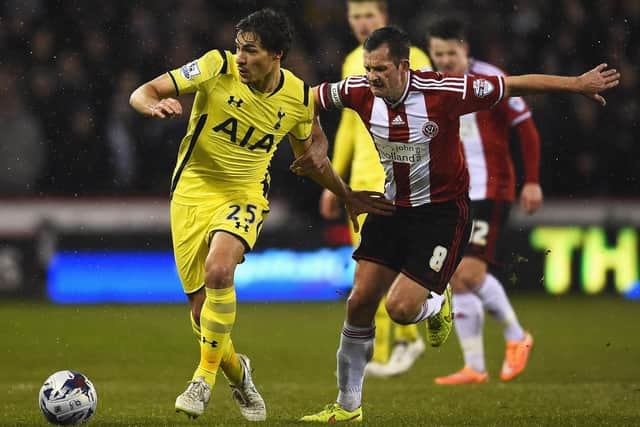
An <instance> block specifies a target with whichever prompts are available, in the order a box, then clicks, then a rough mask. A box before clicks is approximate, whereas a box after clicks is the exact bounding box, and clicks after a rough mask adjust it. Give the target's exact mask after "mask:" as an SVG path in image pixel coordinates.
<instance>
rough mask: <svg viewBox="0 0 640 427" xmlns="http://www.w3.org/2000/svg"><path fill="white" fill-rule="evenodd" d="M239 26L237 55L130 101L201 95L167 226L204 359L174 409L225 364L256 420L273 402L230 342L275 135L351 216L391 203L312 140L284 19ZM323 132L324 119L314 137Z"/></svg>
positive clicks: (246, 412) (190, 70) (172, 111)
mask: <svg viewBox="0 0 640 427" xmlns="http://www.w3.org/2000/svg"><path fill="white" fill-rule="evenodd" d="M236 31H237V34H236V53H235V55H234V54H233V53H231V52H229V51H225V50H211V51H209V52H207V53H205V54H204V55H203V56H202V57H200V58H199V59H196V60H194V61H192V62H190V63H188V64H186V65H184V66H183V67H181V68H178V69H175V70H172V71H169V72H168V73H165V74H163V75H161V76H159V77H157V78H156V79H154V80H152V81H150V82H148V83H145V84H143V85H142V86H140V87H139V88H138V89H136V90H135V91H134V92H133V94H132V95H131V99H130V102H131V105H132V106H133V107H134V108H135V109H136V110H137V111H139V112H140V113H143V114H145V115H148V116H151V117H158V118H166V117H171V116H174V115H179V114H181V113H182V106H181V104H180V102H179V101H178V100H176V99H174V98H171V97H172V96H179V95H181V94H184V93H193V92H195V93H196V96H195V100H194V103H193V109H192V112H191V117H190V119H189V125H188V129H187V134H186V136H185V137H184V138H183V140H182V142H181V144H180V149H179V153H178V163H177V166H176V168H175V171H174V173H173V177H172V181H171V195H172V197H171V234H172V239H173V250H174V256H175V261H176V265H177V268H178V272H179V275H180V279H181V281H182V285H183V288H184V292H185V293H186V295H187V297H188V299H189V303H190V305H191V321H192V327H193V329H194V332H195V333H196V335H197V336H198V338H199V341H200V362H199V364H198V367H197V368H196V370H195V373H194V374H193V378H192V381H191V382H190V383H189V386H188V388H187V390H186V391H185V392H184V393H182V394H181V395H180V396H178V398H177V399H176V403H175V408H176V411H179V412H184V413H185V414H187V415H188V416H190V417H197V416H199V415H201V414H202V413H203V412H204V410H205V407H206V405H207V403H208V401H209V398H210V396H211V389H212V387H213V385H214V383H215V380H216V374H217V371H218V369H219V368H222V371H223V372H224V374H225V376H226V377H227V379H228V381H229V383H230V386H231V389H232V397H233V398H234V400H235V401H236V402H237V404H238V406H239V407H240V411H241V413H242V415H243V416H244V417H245V418H246V419H248V420H250V421H260V420H264V419H265V418H266V407H265V403H264V400H263V399H262V397H261V396H260V394H259V393H258V391H257V390H256V388H255V385H254V383H253V380H252V377H251V366H250V361H249V358H248V357H246V356H245V355H242V354H238V353H236V351H235V349H234V346H233V343H232V340H231V330H232V328H233V325H234V323H235V317H236V295H235V289H234V287H233V276H234V271H235V267H236V265H237V264H238V263H240V262H242V260H243V257H244V253H245V252H247V251H250V250H251V249H252V248H253V246H254V243H255V241H256V238H257V236H258V234H259V232H260V229H261V227H262V224H263V221H264V220H265V218H266V216H267V214H268V212H269V205H268V202H267V193H268V189H269V173H268V166H269V164H270V161H271V158H272V156H273V154H274V152H275V151H276V147H277V145H278V143H279V142H280V141H281V140H282V139H283V138H284V137H285V136H287V135H288V136H289V141H290V143H291V146H292V149H293V151H294V153H295V155H296V157H297V166H296V167H295V168H294V171H295V172H296V173H302V172H304V173H306V174H307V175H308V176H310V177H311V178H312V179H314V180H315V181H316V182H318V183H320V184H321V185H323V186H324V187H326V188H329V189H330V190H331V191H334V192H336V193H337V194H339V195H340V197H341V198H343V199H344V200H345V203H346V204H347V209H348V210H349V213H350V216H351V218H352V219H356V218H357V215H358V214H359V213H361V212H364V211H367V212H381V213H383V214H384V212H385V211H391V210H393V206H392V204H391V202H387V201H385V200H382V199H380V196H381V195H380V194H374V193H373V192H352V191H351V190H350V189H349V188H348V187H347V186H346V184H344V182H343V181H342V180H341V179H340V177H339V176H338V175H337V173H336V172H335V171H334V170H333V168H332V167H331V166H330V164H328V160H327V158H326V144H312V138H311V134H312V122H313V115H314V111H313V109H314V100H313V94H312V92H311V89H310V88H309V86H308V85H307V84H305V83H304V82H303V81H302V80H300V79H298V78H297V77H296V76H295V75H293V74H292V73H291V72H290V71H288V70H286V69H283V68H281V66H280V63H281V60H282V59H283V58H284V57H285V56H286V54H287V52H288V50H289V47H290V44H291V41H292V34H291V27H290V25H289V22H288V20H287V19H286V18H285V17H284V16H283V15H280V14H277V13H276V12H274V11H273V10H271V9H263V10H260V11H257V12H255V13H253V14H251V15H249V16H247V17H246V18H244V19H242V20H241V21H240V22H239V23H238V24H237V25H236ZM318 132H320V133H321V130H320V129H319V127H317V125H316V127H315V128H314V139H315V137H317V136H318ZM322 136H323V135H321V136H320V139H322Z"/></svg>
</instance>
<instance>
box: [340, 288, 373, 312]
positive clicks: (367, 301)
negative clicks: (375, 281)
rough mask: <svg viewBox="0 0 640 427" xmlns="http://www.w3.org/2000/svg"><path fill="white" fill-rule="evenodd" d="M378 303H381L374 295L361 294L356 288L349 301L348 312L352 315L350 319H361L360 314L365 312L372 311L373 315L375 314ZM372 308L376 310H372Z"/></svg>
mask: <svg viewBox="0 0 640 427" xmlns="http://www.w3.org/2000/svg"><path fill="white" fill-rule="evenodd" d="M378 302H379V301H378V300H377V299H376V298H375V297H374V296H373V295H369V294H367V293H366V292H360V291H358V290H356V289H355V288H354V290H353V291H352V292H351V294H350V295H349V298H348V299H347V310H348V312H349V314H350V318H354V317H358V318H359V317H361V316H360V314H362V313H364V312H365V311H366V312H368V311H372V313H374V312H375V307H377V304H378ZM372 307H374V308H373V309H372Z"/></svg>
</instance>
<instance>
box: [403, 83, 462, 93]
mask: <svg viewBox="0 0 640 427" xmlns="http://www.w3.org/2000/svg"><path fill="white" fill-rule="evenodd" d="M413 86H414V87H415V88H416V89H430V90H435V91H438V90H442V91H447V92H458V93H462V94H464V91H463V90H462V88H460V87H451V86H421V85H418V84H415V83H414V84H413Z"/></svg>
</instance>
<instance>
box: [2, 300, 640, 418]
mask: <svg viewBox="0 0 640 427" xmlns="http://www.w3.org/2000/svg"><path fill="white" fill-rule="evenodd" d="M513 301H514V305H515V307H516V310H517V311H518V313H519V315H520V319H521V321H522V323H523V325H525V327H527V328H528V329H530V330H531V332H532V333H533V335H534V338H535V339H536V344H535V347H534V351H533V354H532V358H531V362H530V365H529V367H528V369H527V370H526V371H525V373H524V375H523V376H522V377H520V378H518V379H516V380H515V381H513V382H510V383H501V382H500V381H499V380H498V371H499V368H500V365H501V363H502V357H503V351H504V344H503V341H502V337H501V333H500V330H499V328H498V327H497V325H496V324H495V322H494V321H493V320H492V319H490V318H489V317H487V320H486V324H487V328H486V332H485V349H486V352H487V364H488V369H489V373H490V376H491V378H490V382H489V383H488V384H481V385H474V386H457V387H456V386H449V387H446V386H436V385H434V384H433V378H434V377H435V376H437V375H441V374H446V373H450V372H452V371H454V370H456V369H458V368H460V367H461V366H462V359H461V356H460V354H459V351H458V346H457V339H456V337H455V336H454V335H452V336H451V338H450V340H449V341H448V342H447V343H446V344H445V345H444V346H443V347H442V348H441V349H428V350H427V352H426V353H425V355H424V356H423V357H422V358H421V359H420V360H419V361H418V363H417V364H416V366H415V368H414V369H413V370H412V371H411V372H410V373H409V374H406V375H404V376H400V377H396V378H391V379H368V380H366V381H365V390H364V408H363V409H364V421H365V424H366V425H371V426H396V425H397V426H633V425H635V426H638V425H640V329H639V324H640V323H639V320H640V305H639V304H638V303H633V302H628V301H623V300H622V299H620V298H616V297H612V296H597V297H576V296H572V297H567V296H565V297H558V298H554V297H550V296H546V297H545V296H542V295H538V296H516V297H514V299H513ZM343 310H344V304H343V303H314V304H240V305H239V308H238V319H237V323H236V327H235V329H234V334H233V336H234V342H235V343H236V347H237V348H238V350H239V351H240V352H245V353H247V354H248V355H249V356H250V357H251V359H252V364H253V367H254V378H255V380H256V384H257V386H258V388H259V389H260V390H261V392H262V394H263V396H264V398H265V400H266V402H267V410H268V420H267V421H266V422H265V423H263V425H268V426H269V425H274V426H275V425H300V424H298V423H296V419H297V418H298V417H300V416H301V415H303V414H306V413H309V412H312V411H313V412H315V411H317V410H320V409H321V408H322V407H323V406H324V405H325V404H327V403H330V402H332V401H333V399H335V396H336V386H335V382H336V379H335V377H334V370H335V351H336V348H337V344H338V331H339V329H340V326H341V324H342V316H343ZM0 325H2V326H1V327H0V337H1V340H0V343H1V347H0V390H1V391H0V426H38V425H45V424H46V422H45V421H44V418H43V417H42V415H41V414H40V411H39V409H38V405H37V394H38V390H39V388H40V386H41V384H42V382H43V381H44V380H45V378H46V377H47V376H48V375H50V374H51V373H53V372H54V371H57V370H61V369H74V370H78V371H80V372H83V373H85V374H86V375H87V376H88V377H89V378H90V379H91V380H92V381H93V382H94V384H95V385H96V388H97V391H98V408H97V412H96V415H95V416H94V418H93V419H92V420H91V421H90V423H89V425H90V426H204V425H207V426H213V425H216V426H234V425H248V424H251V423H248V422H245V421H243V419H242V418H241V416H240V413H239V411H238V409H237V408H236V407H235V406H234V403H233V402H232V401H231V398H230V392H229V389H228V387H227V386H226V384H225V379H224V377H222V376H221V375H220V376H219V377H218V383H217V386H216V387H215V389H214V395H213V398H212V401H211V402H210V404H209V407H208V408H207V412H206V413H205V415H204V416H202V417H200V418H198V419H197V420H195V421H192V420H187V418H186V417H182V416H180V415H178V414H176V413H174V411H173V402H174V399H175V397H176V396H177V395H178V394H179V393H180V392H182V391H183V390H184V387H185V386H186V381H187V380H188V379H189V377H190V375H191V373H192V371H193V369H194V367H195V366H196V363H197V358H198V349H197V344H196V341H195V339H194V337H193V335H192V334H191V330H190V325H189V319H188V315H187V308H186V305H185V306H181V305H146V306H121V305H98V306H54V305H50V304H45V303H17V302H8V301H5V302H2V303H0Z"/></svg>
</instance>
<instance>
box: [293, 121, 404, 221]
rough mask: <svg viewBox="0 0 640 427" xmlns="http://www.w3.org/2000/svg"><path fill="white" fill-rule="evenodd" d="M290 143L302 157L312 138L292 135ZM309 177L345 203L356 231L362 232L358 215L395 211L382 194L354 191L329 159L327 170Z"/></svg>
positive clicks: (297, 155)
mask: <svg viewBox="0 0 640 427" xmlns="http://www.w3.org/2000/svg"><path fill="white" fill-rule="evenodd" d="M289 142H290V143H291V148H292V149H293V152H294V154H295V156H296V157H300V156H302V155H303V154H304V153H305V152H306V151H307V150H308V149H309V146H310V145H311V144H312V142H311V137H309V138H308V139H307V140H306V141H301V140H297V139H295V137H293V135H291V134H290V135H289ZM325 157H326V156H325ZM307 176H308V177H309V178H311V179H313V180H314V181H315V182H317V183H318V184H320V185H321V186H323V187H324V188H326V189H328V190H330V191H331V192H333V193H334V194H335V195H336V196H338V197H339V198H340V199H342V200H343V201H344V203H345V205H346V207H347V211H348V213H349V218H350V219H351V221H352V222H353V227H354V229H355V230H356V231H359V230H360V227H359V225H358V215H360V214H361V213H372V214H376V215H391V214H393V211H394V210H395V206H394V205H393V202H392V201H390V200H387V199H385V198H384V194H382V193H378V192H375V191H352V190H351V188H349V186H348V185H347V184H345V182H344V181H343V180H342V178H340V175H338V173H337V172H336V170H335V169H334V168H333V166H331V163H330V162H329V159H327V167H326V168H324V169H323V170H319V169H315V170H312V171H311V172H310V173H308V174H307Z"/></svg>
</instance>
